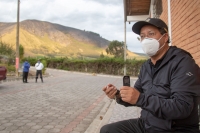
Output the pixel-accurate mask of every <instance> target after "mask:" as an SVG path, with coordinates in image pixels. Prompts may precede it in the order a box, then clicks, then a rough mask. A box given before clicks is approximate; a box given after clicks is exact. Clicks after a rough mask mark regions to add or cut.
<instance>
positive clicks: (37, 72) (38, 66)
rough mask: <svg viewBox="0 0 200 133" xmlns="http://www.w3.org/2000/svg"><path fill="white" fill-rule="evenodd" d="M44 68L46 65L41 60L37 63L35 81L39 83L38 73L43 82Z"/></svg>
mask: <svg viewBox="0 0 200 133" xmlns="http://www.w3.org/2000/svg"><path fill="white" fill-rule="evenodd" d="M43 68H44V65H43V64H42V62H40V60H38V62H37V63H36V64H35V69H36V77H35V82H36V83H37V79H38V75H40V78H41V82H42V83H43V78H42V69H43Z"/></svg>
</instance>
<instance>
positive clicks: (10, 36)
mask: <svg viewBox="0 0 200 133" xmlns="http://www.w3.org/2000/svg"><path fill="white" fill-rule="evenodd" d="M16 26H17V25H16V23H4V22H0V41H2V42H5V43H8V44H10V45H12V46H13V48H14V49H15V45H16ZM19 31H20V36H19V37H20V40H19V42H20V44H21V45H23V47H24V49H25V56H82V55H83V56H89V57H99V55H100V54H102V53H103V54H104V55H106V52H105V49H106V47H107V46H108V45H109V43H110V41H109V40H107V39H104V38H102V37H101V36H100V35H99V34H98V33H94V32H91V31H85V30H79V29H75V28H71V27H67V26H62V25H59V24H54V23H50V22H46V21H39V20H25V21H22V22H20V30H19ZM129 55H132V56H134V57H140V55H138V54H134V53H130V54H129Z"/></svg>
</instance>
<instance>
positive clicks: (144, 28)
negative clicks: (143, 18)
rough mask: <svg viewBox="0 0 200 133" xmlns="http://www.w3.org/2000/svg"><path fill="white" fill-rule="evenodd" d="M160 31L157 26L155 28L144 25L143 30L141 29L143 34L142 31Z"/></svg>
mask: <svg viewBox="0 0 200 133" xmlns="http://www.w3.org/2000/svg"><path fill="white" fill-rule="evenodd" d="M148 29H149V30H158V28H157V27H155V26H153V25H144V26H143V27H142V28H141V30H140V32H142V31H144V30H148Z"/></svg>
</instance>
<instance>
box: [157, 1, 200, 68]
mask: <svg viewBox="0 0 200 133" xmlns="http://www.w3.org/2000/svg"><path fill="white" fill-rule="evenodd" d="M162 2H163V12H162V14H161V16H160V18H161V19H162V20H164V21H165V22H166V23H167V24H168V0H162ZM171 26H172V46H177V47H179V48H182V49H185V50H186V51H188V52H190V53H191V54H192V56H193V58H194V59H195V61H196V63H197V64H198V65H199V66H200V0H171Z"/></svg>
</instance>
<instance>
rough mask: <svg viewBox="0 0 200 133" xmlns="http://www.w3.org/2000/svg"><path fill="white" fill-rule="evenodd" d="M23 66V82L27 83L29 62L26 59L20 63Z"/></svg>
mask: <svg viewBox="0 0 200 133" xmlns="http://www.w3.org/2000/svg"><path fill="white" fill-rule="evenodd" d="M22 68H23V78H22V80H23V83H28V81H27V79H28V72H29V68H30V64H29V63H28V61H25V62H24V63H23V65H22Z"/></svg>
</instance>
